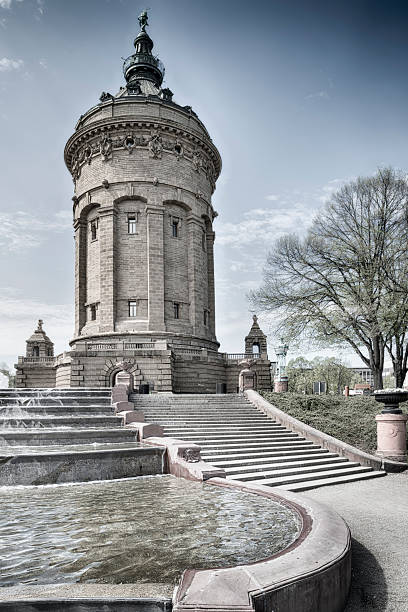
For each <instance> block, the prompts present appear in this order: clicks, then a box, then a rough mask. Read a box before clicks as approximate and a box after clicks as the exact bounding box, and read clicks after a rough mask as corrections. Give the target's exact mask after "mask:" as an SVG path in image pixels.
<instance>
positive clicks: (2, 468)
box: [0, 446, 165, 486]
mask: <svg viewBox="0 0 408 612" xmlns="http://www.w3.org/2000/svg"><path fill="white" fill-rule="evenodd" d="M164 452H165V451H164V449H163V448H158V447H157V446H156V447H154V446H148V447H143V448H136V449H129V450H127V449H112V450H109V451H98V450H95V451H86V452H77V453H73V452H69V453H68V452H66V453H64V452H56V453H48V454H40V453H39V454H35V455H33V454H19V455H14V456H5V455H4V450H3V451H2V456H0V485H1V486H15V485H46V484H61V483H64V482H89V481H90V480H112V479H117V478H133V477H135V476H150V475H152V474H163V470H164V460H163V455H164Z"/></svg>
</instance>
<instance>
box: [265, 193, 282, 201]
mask: <svg viewBox="0 0 408 612" xmlns="http://www.w3.org/2000/svg"><path fill="white" fill-rule="evenodd" d="M265 200H269V201H270V202H276V201H277V200H279V196H277V195H274V194H272V195H267V196H265Z"/></svg>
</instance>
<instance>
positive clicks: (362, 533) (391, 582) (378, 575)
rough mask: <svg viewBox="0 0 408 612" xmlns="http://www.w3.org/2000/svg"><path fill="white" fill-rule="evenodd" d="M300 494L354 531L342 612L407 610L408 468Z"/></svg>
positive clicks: (392, 611) (403, 611) (399, 611)
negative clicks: (328, 509)
mask: <svg viewBox="0 0 408 612" xmlns="http://www.w3.org/2000/svg"><path fill="white" fill-rule="evenodd" d="M302 495H304V496H308V497H310V498H313V499H317V500H319V501H321V502H323V503H325V504H327V505H329V506H331V507H332V508H334V509H335V510H336V511H337V512H338V513H339V514H340V515H341V516H342V517H343V518H344V519H345V521H346V522H347V523H348V525H349V527H350V530H351V534H352V537H353V578H352V584H351V591H350V597H349V601H348V605H347V607H346V609H345V612H368V611H369V610H378V611H379V612H408V471H406V472H403V473H401V474H393V475H391V474H389V475H388V476H387V477H386V478H376V479H374V480H368V481H365V482H355V483H348V484H342V485H335V486H331V487H323V488H321V489H315V490H312V491H307V492H305V493H303V494H302Z"/></svg>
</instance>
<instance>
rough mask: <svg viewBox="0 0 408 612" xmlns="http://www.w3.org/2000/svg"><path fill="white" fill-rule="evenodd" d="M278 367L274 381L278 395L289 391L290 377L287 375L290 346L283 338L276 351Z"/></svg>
mask: <svg viewBox="0 0 408 612" xmlns="http://www.w3.org/2000/svg"><path fill="white" fill-rule="evenodd" d="M274 350H275V353H276V357H277V360H278V362H277V366H276V373H275V379H274V390H275V392H276V393H285V392H286V391H287V390H288V377H287V375H286V355H287V354H288V350H289V346H288V345H287V344H286V343H285V342H284V340H283V338H281V343H280V344H279V346H277V347H276V348H275V349H274Z"/></svg>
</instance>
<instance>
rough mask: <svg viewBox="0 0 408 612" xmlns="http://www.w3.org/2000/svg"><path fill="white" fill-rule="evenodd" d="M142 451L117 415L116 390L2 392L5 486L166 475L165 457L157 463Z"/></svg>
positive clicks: (1, 481) (0, 451)
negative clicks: (163, 469)
mask: <svg viewBox="0 0 408 612" xmlns="http://www.w3.org/2000/svg"><path fill="white" fill-rule="evenodd" d="M141 447H142V445H141V444H139V443H138V442H137V432H136V431H135V430H132V428H130V427H127V428H126V427H123V420H122V417H120V416H116V415H114V413H113V407H112V403H111V389H106V388H105V389H101V388H97V389H91V388H85V389H78V388H71V389H0V485H14V484H25V485H27V484H54V483H61V482H85V481H89V480H105V479H111V478H127V477H133V476H139V475H140V474H142V473H143V474H148V473H157V467H158V465H159V464H160V466H159V468H160V472H161V471H162V466H161V455H162V454H163V451H162V450H158V449H155V452H156V454H157V453H158V454H160V458H159V459H160V461H156V462H155V461H154V460H153V459H152V456H151V455H152V453H151V451H150V449H143V453H142V454H141V450H142V449H141ZM154 454H155V453H153V455H154ZM142 455H143V456H142ZM146 457H147V458H146ZM149 457H150V459H149ZM153 464H154V465H153ZM151 470H153V471H151Z"/></svg>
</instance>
